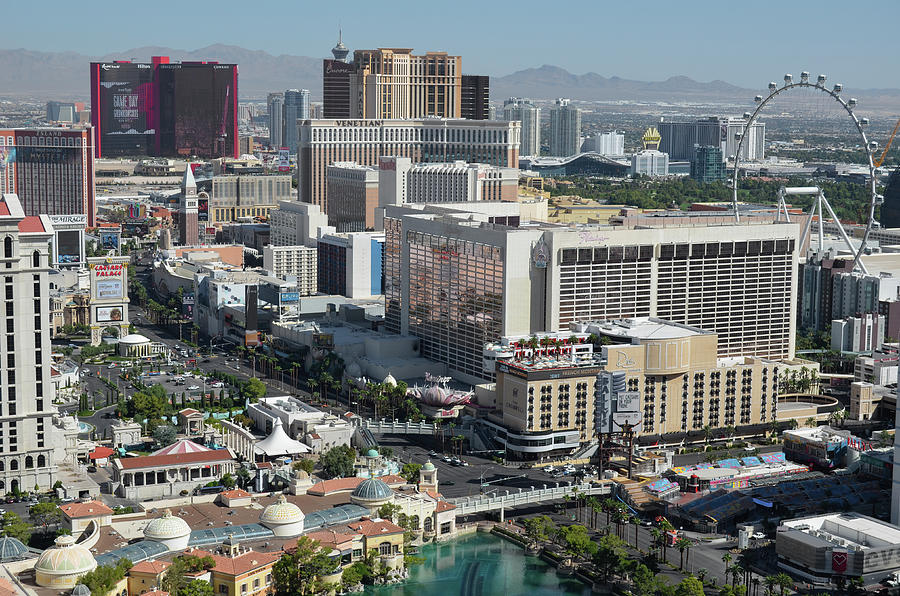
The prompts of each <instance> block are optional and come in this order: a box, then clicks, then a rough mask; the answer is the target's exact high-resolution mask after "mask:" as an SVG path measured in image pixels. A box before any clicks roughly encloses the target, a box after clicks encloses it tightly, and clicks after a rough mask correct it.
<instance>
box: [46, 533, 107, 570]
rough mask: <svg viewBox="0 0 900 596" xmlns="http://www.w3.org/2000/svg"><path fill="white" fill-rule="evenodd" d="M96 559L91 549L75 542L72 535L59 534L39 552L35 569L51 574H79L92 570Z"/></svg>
mask: <svg viewBox="0 0 900 596" xmlns="http://www.w3.org/2000/svg"><path fill="white" fill-rule="evenodd" d="M96 567H97V561H96V560H94V555H92V554H91V551H89V550H88V549H86V548H85V547H83V546H81V545H80V544H75V537H74V536H60V537H58V538H57V539H56V543H55V544H54V545H53V546H51V547H50V548H48V549H47V550H45V551H44V552H43V553H41V556H40V557H38V560H37V562H36V563H35V564H34V568H35V570H39V571H42V572H44V573H47V574H51V575H80V574H84V573H87V572H89V571H93V570H94V569H95V568H96Z"/></svg>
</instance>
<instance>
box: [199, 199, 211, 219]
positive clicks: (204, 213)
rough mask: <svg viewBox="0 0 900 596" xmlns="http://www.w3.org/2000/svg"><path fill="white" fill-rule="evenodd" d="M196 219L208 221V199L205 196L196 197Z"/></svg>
mask: <svg viewBox="0 0 900 596" xmlns="http://www.w3.org/2000/svg"><path fill="white" fill-rule="evenodd" d="M197 221H209V199H207V198H206V197H200V198H199V199H197Z"/></svg>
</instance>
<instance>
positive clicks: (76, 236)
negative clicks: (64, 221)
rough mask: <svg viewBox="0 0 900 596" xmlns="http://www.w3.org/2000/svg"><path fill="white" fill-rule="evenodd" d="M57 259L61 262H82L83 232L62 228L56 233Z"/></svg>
mask: <svg viewBox="0 0 900 596" xmlns="http://www.w3.org/2000/svg"><path fill="white" fill-rule="evenodd" d="M56 238H57V240H56V255H57V257H56V259H57V262H58V263H60V264H65V263H80V262H81V232H79V231H78V230H60V231H59V232H57V233H56Z"/></svg>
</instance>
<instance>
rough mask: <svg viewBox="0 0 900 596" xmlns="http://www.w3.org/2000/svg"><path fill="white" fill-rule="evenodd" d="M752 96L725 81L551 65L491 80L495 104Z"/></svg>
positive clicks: (676, 99) (741, 98) (730, 98)
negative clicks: (634, 76)
mask: <svg viewBox="0 0 900 596" xmlns="http://www.w3.org/2000/svg"><path fill="white" fill-rule="evenodd" d="M748 94H750V97H752V96H753V92H752V91H749V90H747V89H742V88H740V87H737V86H735V85H731V84H729V83H726V82H724V81H711V82H709V83H700V82H698V81H695V80H693V79H690V78H688V77H683V76H675V77H670V78H668V79H666V80H665V81H657V82H645V81H632V80H629V79H623V78H620V77H608V78H607V77H604V76H601V75H599V74H597V73H595V72H589V73H586V74H583V75H576V74H572V73H570V72H569V71H567V70H565V69H564V68H560V67H558V66H550V65H548V64H545V65H544V66H541V67H539V68H528V69H525V70H520V71H518V72H514V73H512V74H509V75H506V76H504V77H497V78H494V79H492V80H491V96H492V98H493V99H494V100H495V101H499V100H502V99H503V98H506V97H511V96H520V97H522V96H524V97H531V98H535V99H550V98H554V97H569V98H571V99H580V100H585V101H598V100H599V101H615V100H633V101H634V100H644V101H692V100H695V101H709V100H746V98H747V96H748Z"/></svg>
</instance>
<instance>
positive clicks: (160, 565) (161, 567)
mask: <svg viewBox="0 0 900 596" xmlns="http://www.w3.org/2000/svg"><path fill="white" fill-rule="evenodd" d="M169 565H171V563H169V562H168V561H141V562H140V563H138V564H136V565H134V566H133V567H132V568H131V570H130V572H131V573H134V572H137V573H153V574H155V575H159V574H160V573H162V572H163V571H165V570H166V569H168V568H169Z"/></svg>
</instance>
